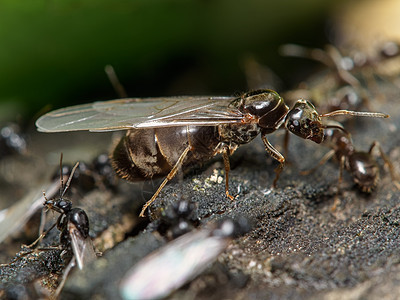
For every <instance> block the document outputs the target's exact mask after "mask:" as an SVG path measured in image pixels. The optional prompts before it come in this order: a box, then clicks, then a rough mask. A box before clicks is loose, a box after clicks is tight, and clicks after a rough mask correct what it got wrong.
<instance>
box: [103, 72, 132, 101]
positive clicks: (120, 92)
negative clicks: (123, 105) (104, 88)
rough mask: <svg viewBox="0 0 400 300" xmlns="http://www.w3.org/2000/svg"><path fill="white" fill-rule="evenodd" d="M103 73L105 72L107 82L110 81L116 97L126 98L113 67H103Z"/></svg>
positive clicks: (126, 95)
mask: <svg viewBox="0 0 400 300" xmlns="http://www.w3.org/2000/svg"><path fill="white" fill-rule="evenodd" d="M104 71H105V72H106V74H107V77H108V80H110V82H111V84H112V86H113V88H114V90H115V92H116V93H117V95H118V96H119V97H120V98H126V97H128V94H127V93H126V91H125V88H124V86H123V85H122V84H121V82H120V81H119V79H118V76H117V73H116V72H115V70H114V67H113V66H112V65H106V66H105V67H104Z"/></svg>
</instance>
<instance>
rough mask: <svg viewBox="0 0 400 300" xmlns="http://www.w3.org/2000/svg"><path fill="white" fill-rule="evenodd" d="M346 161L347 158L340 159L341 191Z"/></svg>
mask: <svg viewBox="0 0 400 300" xmlns="http://www.w3.org/2000/svg"><path fill="white" fill-rule="evenodd" d="M345 160H346V157H345V156H342V157H341V158H340V166H339V179H338V184H339V189H340V186H341V184H342V181H343V169H344V163H345Z"/></svg>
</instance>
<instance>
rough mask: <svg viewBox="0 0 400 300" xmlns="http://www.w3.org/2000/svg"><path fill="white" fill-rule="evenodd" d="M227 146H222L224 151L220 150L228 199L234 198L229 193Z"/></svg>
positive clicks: (229, 168)
mask: <svg viewBox="0 0 400 300" xmlns="http://www.w3.org/2000/svg"><path fill="white" fill-rule="evenodd" d="M229 153H230V150H229V147H228V146H224V151H223V152H222V157H223V159H224V166H225V194H226V197H228V198H229V199H230V200H233V199H235V197H233V196H232V195H231V194H229V171H230V170H231V166H230V163H229Z"/></svg>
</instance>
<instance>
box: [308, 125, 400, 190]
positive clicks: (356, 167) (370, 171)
mask: <svg viewBox="0 0 400 300" xmlns="http://www.w3.org/2000/svg"><path fill="white" fill-rule="evenodd" d="M331 124H332V125H331V128H329V129H327V130H325V134H324V136H325V144H326V145H327V146H328V147H330V148H332V150H330V151H329V152H328V153H326V154H325V155H324V156H323V158H322V159H321V160H320V162H319V163H318V165H317V166H316V167H314V168H312V169H310V170H307V171H302V172H301V174H303V175H307V174H310V173H311V172H313V171H315V170H316V168H317V167H318V166H321V165H323V164H324V163H326V162H327V161H328V160H329V159H331V158H332V157H333V156H335V157H336V159H337V160H338V161H339V163H340V168H339V185H340V183H341V182H342V178H343V174H342V173H343V169H346V170H347V171H348V172H349V173H350V174H351V176H352V177H353V181H354V183H355V184H356V185H357V186H358V187H359V188H360V190H361V191H362V192H365V193H371V192H372V190H373V189H374V188H375V187H376V186H377V184H378V182H379V179H380V176H379V166H378V164H377V162H376V160H375V158H374V157H373V155H372V151H373V150H374V148H378V149H379V154H380V156H381V157H382V159H383V161H384V162H385V164H386V165H387V166H388V167H389V171H390V175H391V177H392V179H393V182H394V184H395V185H396V187H397V188H399V189H400V185H399V183H398V176H397V175H396V173H395V171H394V167H393V165H392V163H391V162H390V160H389V158H388V157H387V155H386V154H385V152H384V151H383V149H382V147H381V145H380V144H379V142H377V141H374V142H373V143H372V144H371V146H370V148H369V150H368V152H365V151H357V150H356V148H355V146H354V144H353V141H352V139H351V135H350V133H348V132H347V131H346V130H345V129H344V128H343V126H342V125H341V124H340V123H337V122H335V123H334V124H333V122H332V123H331Z"/></svg>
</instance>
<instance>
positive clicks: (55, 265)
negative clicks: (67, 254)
mask: <svg viewBox="0 0 400 300" xmlns="http://www.w3.org/2000/svg"><path fill="white" fill-rule="evenodd" d="M379 84H380V86H379V95H384V96H385V97H384V98H385V99H384V100H382V97H379V98H380V99H381V100H378V99H371V101H370V103H369V106H370V107H371V108H372V109H373V110H376V111H382V112H386V113H389V114H390V115H391V118H390V119H367V118H357V119H356V118H353V119H349V120H348V121H346V128H348V130H349V131H350V132H351V133H352V135H353V139H354V144H355V145H356V147H357V148H359V149H360V150H365V151H367V150H368V149H369V145H370V144H371V143H372V141H374V140H378V141H379V142H380V143H381V144H382V146H383V149H384V150H385V152H386V153H387V155H388V156H389V158H390V160H391V161H392V163H393V165H394V167H395V169H396V170H397V171H399V167H400V166H399V161H400V160H399V158H400V147H399V145H400V137H399V134H398V128H399V127H400V110H399V109H398V99H397V97H398V88H397V87H396V86H395V85H393V84H391V83H388V82H379ZM364 110H365V109H364ZM111 139H112V137H111V136H110V135H108V134H51V135H49V134H39V133H34V132H33V133H32V134H31V135H30V147H31V156H30V157H29V158H27V157H15V158H12V159H8V160H7V162H6V161H2V162H1V165H2V168H1V170H2V176H3V178H6V179H2V180H3V181H4V182H3V183H2V184H3V186H4V187H8V188H7V189H6V188H4V192H3V195H2V200H1V201H2V202H1V203H2V205H3V207H6V206H7V204H6V201H7V200H8V203H10V202H12V201H10V200H11V199H18V198H21V197H22V196H23V195H24V194H26V193H27V191H28V190H32V189H36V190H39V191H40V190H41V184H42V183H43V182H46V181H48V179H47V178H48V177H49V176H50V174H51V173H53V172H54V170H56V169H57V161H58V155H59V153H60V152H61V151H62V152H64V157H65V161H66V162H74V161H76V160H80V161H90V159H91V158H93V157H94V156H95V155H96V153H99V152H103V151H106V150H107V149H108V147H109V146H108V145H109V141H110V140H111ZM271 140H272V142H273V144H274V145H282V141H283V130H282V131H278V132H276V133H275V134H273V135H272V136H271ZM327 151H328V149H327V148H325V147H323V146H321V145H317V144H314V143H312V142H310V141H303V140H300V139H299V138H297V137H294V136H291V139H290V147H289V156H288V159H289V162H290V163H289V164H288V165H287V166H286V168H285V170H284V173H283V174H282V177H281V179H280V180H279V182H278V188H276V189H271V188H270V187H271V183H272V180H273V178H274V171H273V170H274V168H275V167H276V166H277V164H276V163H275V162H274V161H273V160H272V159H271V158H270V157H269V156H268V155H267V153H266V152H265V150H264V149H263V145H262V143H261V141H260V140H259V139H256V141H254V142H253V143H252V144H250V145H247V146H243V147H242V148H240V149H239V150H238V151H237V152H236V153H235V154H234V155H233V157H232V158H231V165H232V171H231V174H230V187H231V192H232V193H233V194H235V195H236V194H237V195H238V196H237V198H236V200H235V201H229V200H227V199H226V197H225V194H224V185H223V181H222V183H218V181H219V180H221V178H223V177H224V174H223V172H222V170H223V164H222V159H221V158H220V157H217V158H215V159H214V160H212V161H211V162H208V163H207V164H205V165H204V166H202V167H199V168H196V169H195V170H193V171H191V172H190V173H189V174H187V175H185V176H184V178H183V180H174V181H173V182H172V183H170V184H168V185H167V186H166V187H165V188H164V190H163V191H162V193H161V194H160V196H159V198H158V200H157V201H156V203H155V205H153V206H152V207H151V213H150V215H151V218H150V219H139V218H138V217H137V215H138V212H139V210H140V207H141V205H142V204H143V202H144V198H146V197H148V195H149V194H151V190H152V186H151V184H147V185H140V184H138V185H130V184H126V183H124V182H119V183H118V186H117V187H116V188H115V189H113V190H112V189H106V190H104V189H103V188H95V189H93V190H91V191H89V192H86V191H85V192H83V191H81V190H79V189H78V188H77V187H76V189H74V185H78V183H77V182H72V185H71V194H70V195H69V197H70V199H71V200H72V201H73V203H74V205H75V206H78V207H81V208H83V209H85V211H86V212H87V214H88V216H89V219H90V222H91V227H90V235H91V237H92V238H93V240H94V244H95V245H96V248H97V249H98V250H99V251H101V252H103V254H102V256H101V257H99V258H98V259H97V260H96V261H95V262H94V263H93V264H91V265H89V266H87V268H85V269H84V270H83V271H78V270H73V271H72V272H71V274H70V275H69V276H68V279H67V281H66V284H65V286H64V288H63V290H62V292H61V295H60V297H61V299H69V298H74V299H76V298H85V299H87V298H96V299H110V298H113V299H117V298H119V297H120V296H119V291H118V285H119V282H120V281H121V279H122V277H123V276H124V274H125V273H126V271H127V270H128V269H129V268H131V267H132V266H133V265H134V264H135V263H136V262H138V261H139V260H140V259H141V258H143V257H144V256H145V255H146V254H148V253H150V252H151V251H153V250H154V249H157V248H159V247H161V246H163V245H165V244H166V243H167V239H166V237H165V236H162V235H161V234H160V233H158V232H157V231H155V230H154V229H155V228H157V224H158V222H159V221H158V220H157V218H158V217H157V216H158V215H159V213H160V208H163V207H164V208H165V207H168V206H169V205H170V204H171V203H172V202H176V201H178V200H179V199H181V198H182V197H183V198H184V199H189V200H191V201H192V202H193V203H194V204H195V206H196V209H195V214H196V215H197V220H198V227H203V226H205V225H206V224H208V223H209V222H212V221H217V220H220V219H224V218H227V217H233V218H235V217H239V216H244V217H246V218H247V219H248V220H249V221H250V222H251V223H252V229H251V230H250V231H249V232H248V233H247V234H245V235H243V236H241V237H239V238H236V239H234V240H232V242H231V243H230V244H229V246H228V247H227V249H226V251H224V252H223V253H222V254H221V255H220V256H219V257H218V258H217V260H216V262H215V263H213V264H212V265H211V266H210V267H209V268H208V269H207V270H206V271H205V272H203V273H202V274H201V275H200V276H198V277H196V278H195V279H194V280H192V281H190V282H189V283H187V284H186V285H184V287H183V288H181V289H179V290H177V291H176V292H174V293H173V294H172V295H171V296H170V297H171V298H172V299H194V298H196V299H276V298H280V299H282V298H291V299H293V298H296V299H310V298H317V299H321V298H322V299H339V298H340V299H359V298H362V299H376V298H382V299H398V298H399V297H400V289H399V280H400V276H399V269H400V264H399V263H400V250H399V247H398V245H399V241H400V230H399V226H400V225H399V224H400V209H399V195H400V192H399V191H398V190H397V189H396V187H395V185H394V184H393V182H392V179H391V177H390V175H389V173H388V172H387V169H386V168H384V167H383V160H382V159H381V158H377V161H378V163H379V164H380V171H381V180H380V182H379V184H378V186H377V188H376V190H375V191H374V192H373V193H371V194H370V195H368V194H365V193H361V192H359V190H358V189H357V188H356V187H355V186H354V184H353V182H352V179H351V177H350V176H349V174H348V173H347V172H344V181H343V183H342V185H341V186H340V190H339V191H338V180H337V179H338V174H339V167H338V163H337V162H335V161H330V162H328V163H327V164H325V165H324V166H322V167H320V168H319V169H318V170H317V171H316V172H315V173H312V174H311V175H308V176H301V175H299V172H300V171H301V170H304V169H309V168H311V167H313V166H315V164H316V163H317V162H318V161H319V159H320V158H321V157H322V156H323V155H324V154H325V153H326V152H327ZM10 166H11V167H10ZM7 176H8V177H7ZM11 183H12V185H11ZM11 186H12V187H14V188H10V187H11ZM3 207H2V208H3ZM39 219H40V217H39V215H38V214H36V215H35V216H34V217H33V218H32V220H31V221H30V222H29V223H28V226H25V227H24V229H23V230H22V232H20V233H16V234H13V238H8V239H7V240H6V241H5V242H3V243H2V244H1V245H0V247H1V263H4V264H7V263H9V262H10V261H11V259H12V258H13V257H14V256H15V254H16V253H17V252H18V251H19V247H20V246H21V244H28V243H30V242H32V241H33V240H34V239H35V238H36V236H37V228H38V223H39ZM152 220H153V221H152ZM51 221H54V217H53V216H51V217H50V222H51ZM146 228H147V229H146ZM57 239H58V237H57V234H56V233H55V234H53V240H52V242H53V243H56V242H57ZM49 240H50V241H51V238H50V237H49ZM49 243H50V242H49ZM32 255H33V254H32ZM34 255H37V256H39V258H38V259H27V260H19V261H17V262H16V263H14V264H9V265H2V266H1V267H0V274H1V275H2V276H1V280H0V289H2V292H0V295H1V296H2V297H5V298H6V297H9V296H10V297H11V296H12V295H26V294H27V295H31V294H30V293H32V292H31V291H32V289H33V290H35V289H36V290H37V288H34V287H32V286H35V285H36V286H37V285H38V284H39V283H40V284H39V285H42V286H43V285H44V286H45V287H47V288H48V289H49V290H51V291H52V290H54V289H55V287H56V285H57V280H59V279H60V274H61V273H62V272H61V270H60V268H61V269H63V268H64V266H65V263H66V262H65V261H62V260H60V256H59V255H57V253H53V252H51V253H48V252H45V253H39V254H37V253H35V254H34ZM29 257H30V256H29ZM22 270H23V272H22ZM159 271H160V270H154V280H155V282H156V277H157V273H158V272H159ZM18 274H19V275H18ZM20 274H25V275H24V276H22V275H20ZM51 279H53V281H52V280H51ZM34 282H36V283H34ZM33 298H34V297H33Z"/></svg>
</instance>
